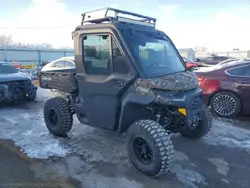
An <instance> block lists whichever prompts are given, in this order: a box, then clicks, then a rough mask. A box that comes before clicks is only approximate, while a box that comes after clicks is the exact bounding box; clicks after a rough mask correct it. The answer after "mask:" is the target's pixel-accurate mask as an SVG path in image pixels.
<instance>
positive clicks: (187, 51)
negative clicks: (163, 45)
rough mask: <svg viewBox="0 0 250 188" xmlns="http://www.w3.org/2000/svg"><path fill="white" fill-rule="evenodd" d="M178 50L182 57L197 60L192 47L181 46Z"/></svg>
mask: <svg viewBox="0 0 250 188" xmlns="http://www.w3.org/2000/svg"><path fill="white" fill-rule="evenodd" d="M178 51H179V53H180V54H181V56H182V57H185V58H188V59H191V60H195V51H194V50H193V49H192V48H181V49H178Z"/></svg>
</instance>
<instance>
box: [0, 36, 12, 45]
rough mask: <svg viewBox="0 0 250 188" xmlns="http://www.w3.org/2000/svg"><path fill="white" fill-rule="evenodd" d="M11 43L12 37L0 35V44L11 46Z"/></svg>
mask: <svg viewBox="0 0 250 188" xmlns="http://www.w3.org/2000/svg"><path fill="white" fill-rule="evenodd" d="M12 43H13V40H12V37H11V36H7V35H0V46H11V45H12Z"/></svg>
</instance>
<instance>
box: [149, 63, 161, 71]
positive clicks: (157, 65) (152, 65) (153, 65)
mask: <svg viewBox="0 0 250 188" xmlns="http://www.w3.org/2000/svg"><path fill="white" fill-rule="evenodd" d="M151 67H155V68H158V67H159V63H155V62H153V63H151V64H149V65H148V66H147V69H150V68H151Z"/></svg>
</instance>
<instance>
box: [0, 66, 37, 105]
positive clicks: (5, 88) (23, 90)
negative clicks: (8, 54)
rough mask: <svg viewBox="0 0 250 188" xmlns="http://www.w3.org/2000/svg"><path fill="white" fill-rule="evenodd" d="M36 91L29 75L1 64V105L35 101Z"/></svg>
mask: <svg viewBox="0 0 250 188" xmlns="http://www.w3.org/2000/svg"><path fill="white" fill-rule="evenodd" d="M36 90H37V88H36V87H35V86H34V85H33V84H32V81H31V78H30V77H29V76H28V74H25V73H22V72H20V71H19V70H18V69H17V68H15V67H13V66H12V65H9V64H7V63H5V62H0V104H2V103H9V102H20V101H32V100H35V98H36Z"/></svg>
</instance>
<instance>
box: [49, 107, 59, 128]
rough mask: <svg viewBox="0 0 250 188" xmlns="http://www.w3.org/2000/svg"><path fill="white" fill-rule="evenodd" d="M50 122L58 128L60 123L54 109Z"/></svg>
mask: <svg viewBox="0 0 250 188" xmlns="http://www.w3.org/2000/svg"><path fill="white" fill-rule="evenodd" d="M49 121H50V123H51V125H53V126H56V125H57V123H58V117H57V113H56V111H55V110H54V109H50V110H49Z"/></svg>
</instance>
